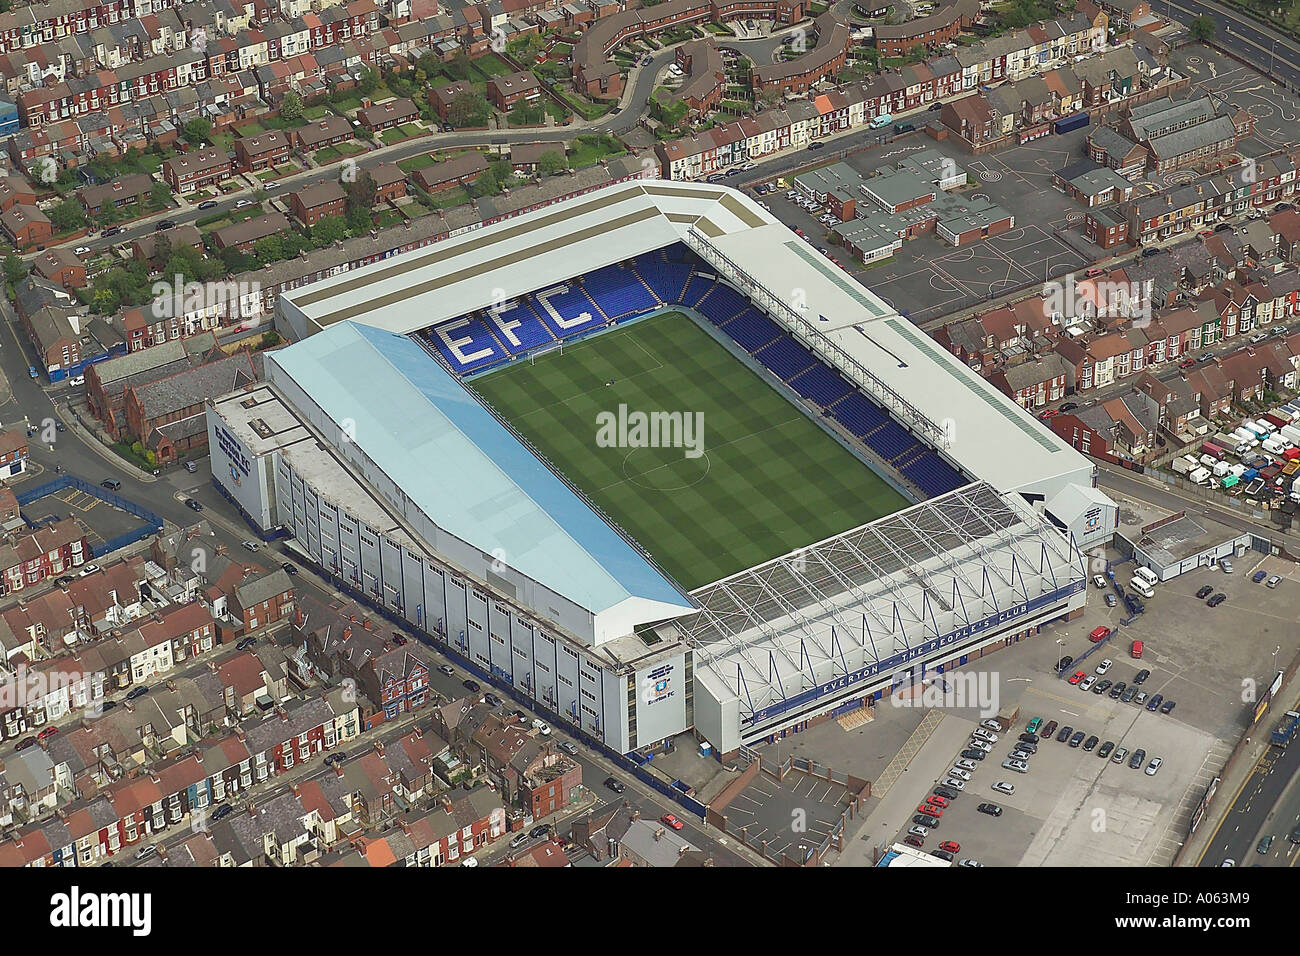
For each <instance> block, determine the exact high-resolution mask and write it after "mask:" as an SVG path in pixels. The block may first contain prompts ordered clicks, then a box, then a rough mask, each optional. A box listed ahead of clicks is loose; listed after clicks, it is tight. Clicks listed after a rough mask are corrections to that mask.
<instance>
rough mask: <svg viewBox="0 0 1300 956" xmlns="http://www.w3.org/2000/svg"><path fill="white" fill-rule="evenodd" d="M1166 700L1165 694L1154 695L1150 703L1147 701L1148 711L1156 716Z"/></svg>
mask: <svg viewBox="0 0 1300 956" xmlns="http://www.w3.org/2000/svg"><path fill="white" fill-rule="evenodd" d="M1164 699H1165V695H1164V694H1156V695H1154V696H1153V697H1152V698H1151V699H1150V700H1149V701H1147V710H1149V711H1151V712H1152V713H1153V714H1154V713H1155V712H1156V711H1157V710H1159V709H1160V705H1161V704H1162V703H1163V702H1164Z"/></svg>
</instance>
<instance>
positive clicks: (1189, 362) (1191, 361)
mask: <svg viewBox="0 0 1300 956" xmlns="http://www.w3.org/2000/svg"><path fill="white" fill-rule="evenodd" d="M1195 364H1196V359H1194V358H1185V359H1183V360H1182V361H1181V362H1179V363H1178V367H1179V368H1191V367H1192V366H1193V365H1195Z"/></svg>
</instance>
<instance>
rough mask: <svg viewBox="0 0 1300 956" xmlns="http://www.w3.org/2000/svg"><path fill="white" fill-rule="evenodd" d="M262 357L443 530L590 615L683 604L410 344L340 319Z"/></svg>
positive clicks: (660, 613)
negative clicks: (630, 606) (631, 604)
mask: <svg viewBox="0 0 1300 956" xmlns="http://www.w3.org/2000/svg"><path fill="white" fill-rule="evenodd" d="M269 359H270V361H272V362H274V363H275V364H276V365H278V366H279V367H280V368H281V369H282V370H283V371H284V372H285V373H287V374H288V375H289V376H290V377H291V378H292V379H293V380H294V381H295V382H296V383H297V384H298V386H299V387H300V388H302V389H303V390H304V391H305V392H306V393H307V394H308V395H310V396H311V398H312V400H313V401H315V402H316V403H317V404H318V405H319V406H320V408H321V409H322V410H323V411H324V412H325V413H326V414H327V415H328V416H330V418H331V419H333V421H334V422H335V423H336V424H339V425H340V426H341V427H342V426H343V424H344V423H346V422H349V420H350V423H349V427H348V429H347V430H348V432H349V440H350V441H351V442H353V443H354V444H355V445H356V446H357V447H358V448H359V449H360V450H361V451H363V452H364V453H365V454H366V455H367V456H368V457H369V458H370V460H371V461H372V462H374V464H375V465H376V466H377V467H378V468H379V469H380V470H381V471H382V472H383V473H384V474H385V475H386V476H387V477H388V479H390V480H391V481H392V482H393V483H394V484H395V485H396V487H397V488H399V489H401V492H402V493H404V494H405V496H406V497H407V498H408V499H409V500H410V502H411V503H412V504H413V505H414V506H415V507H417V508H418V509H420V511H421V512H423V513H424V514H425V515H426V516H427V517H428V518H429V520H430V521H432V522H433V523H434V524H435V525H436V526H437V527H438V528H439V529H441V530H442V531H445V532H446V533H448V534H451V535H454V536H455V537H456V538H459V539H460V540H461V541H464V542H466V543H468V544H470V545H472V546H474V547H476V548H478V549H480V550H482V551H484V552H488V553H491V554H497V555H500V556H501V560H502V561H503V563H505V564H507V565H509V566H510V567H511V568H513V569H515V570H516V571H518V572H520V573H521V574H524V575H526V576H527V577H529V578H532V579H533V580H534V581H537V582H539V583H541V584H543V585H544V586H546V587H548V588H550V589H552V590H553V591H556V592H557V593H559V594H563V595H565V596H566V597H568V598H569V599H570V600H572V601H574V602H575V603H578V604H580V605H581V606H582V607H585V608H587V609H588V610H590V611H591V612H593V613H595V614H599V613H601V612H602V611H606V610H609V609H611V608H614V607H616V606H619V605H621V604H623V602H626V601H629V600H639V601H640V602H643V603H644V602H649V605H648V606H647V607H646V608H644V609H643V610H644V611H645V612H646V613H645V614H644V616H643V619H645V620H651V619H662V618H665V617H671V616H674V615H676V614H680V613H682V612H683V611H687V610H690V609H691V608H692V607H693V605H692V604H691V601H690V599H689V598H687V597H686V596H685V595H684V594H683V593H682V592H681V591H679V590H678V588H677V587H676V586H675V585H674V584H673V583H672V582H671V581H670V580H669V579H668V578H667V577H665V576H664V575H663V574H662V573H661V572H659V571H658V570H657V569H656V568H655V567H654V565H653V564H651V563H650V561H649V560H647V558H646V557H645V556H644V555H643V554H642V553H641V552H640V551H638V550H637V549H636V548H635V547H634V546H633V545H632V544H630V543H629V542H628V541H627V540H626V539H625V538H623V537H622V536H621V535H620V534H619V533H618V532H617V531H616V530H615V529H614V528H613V527H611V526H610V525H609V524H608V523H606V522H605V521H604V520H603V519H602V518H601V516H600V515H599V514H597V513H596V512H595V511H593V510H592V509H591V507H590V506H589V505H588V503H587V502H586V501H585V499H583V498H582V497H581V496H580V495H579V494H578V493H577V492H576V491H574V490H573V489H572V488H571V487H570V486H569V485H567V484H566V483H565V482H564V481H563V480H562V479H560V478H559V477H558V476H557V475H556V474H555V473H554V472H553V471H551V470H550V469H549V468H548V467H547V466H546V465H545V464H543V463H542V462H541V461H540V460H539V459H538V458H537V457H536V456H535V455H534V454H533V453H532V452H531V451H530V450H529V449H528V448H526V447H525V446H524V445H523V444H522V443H521V442H520V441H519V440H518V439H517V438H516V437H515V436H514V435H513V434H512V433H511V432H510V431H509V430H508V429H507V428H506V427H505V426H504V425H503V424H502V423H501V422H500V421H499V420H498V419H497V418H496V417H494V416H493V415H492V413H491V412H489V411H488V410H487V409H486V408H484V407H483V405H482V404H481V403H480V402H478V401H477V400H476V399H475V398H474V397H473V396H472V395H471V394H470V393H469V391H468V390H467V389H466V388H465V387H464V386H463V385H462V384H461V383H460V382H458V381H457V380H456V379H455V378H454V377H453V376H452V375H451V374H450V373H449V372H448V371H447V370H446V369H444V368H443V367H442V365H440V364H439V363H438V362H437V361H436V360H435V359H434V358H433V357H432V356H431V355H429V354H428V353H427V352H425V351H424V350H423V349H422V348H421V347H420V346H419V344H418V343H417V342H416V341H415V340H414V339H411V338H409V337H407V336H404V335H397V334H394V333H391V332H384V331H382V330H379V329H375V328H370V327H367V326H363V325H359V324H357V323H354V322H340V323H338V324H336V325H334V326H332V327H331V328H329V329H328V330H326V331H324V332H322V333H320V334H318V335H314V336H312V337H311V338H309V339H307V340H305V341H303V342H299V343H297V344H295V345H292V346H290V347H288V348H286V349H282V350H280V351H278V352H275V353H274V354H273V355H272V356H270V357H269Z"/></svg>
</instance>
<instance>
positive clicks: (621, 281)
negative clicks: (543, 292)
mask: <svg viewBox="0 0 1300 956" xmlns="http://www.w3.org/2000/svg"><path fill="white" fill-rule="evenodd" d="M582 287H583V289H584V290H585V291H586V293H587V295H588V296H590V297H591V300H592V301H593V302H595V303H596V305H597V306H599V307H600V311H602V312H604V313H605V315H606V316H608V317H609V318H611V319H618V318H622V317H623V316H625V315H632V314H633V313H637V312H647V311H649V310H650V309H655V308H658V307H659V300H658V299H656V298H655V296H654V293H653V292H651V291H650V290H649V289H648V288H647V287H646V285H645V283H643V282H642V281H641V280H640V279H639V278H637V276H636V274H635V273H633V272H631V271H629V270H627V269H624V268H623V267H622V266H617V265H614V266H606V267H605V268H603V269H597V270H596V271H595V272H589V273H587V274H586V275H585V276H583V277H582Z"/></svg>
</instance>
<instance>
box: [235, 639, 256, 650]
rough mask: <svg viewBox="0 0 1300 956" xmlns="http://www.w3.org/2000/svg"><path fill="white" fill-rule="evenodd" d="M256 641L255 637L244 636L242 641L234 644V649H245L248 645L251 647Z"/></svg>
mask: <svg viewBox="0 0 1300 956" xmlns="http://www.w3.org/2000/svg"><path fill="white" fill-rule="evenodd" d="M256 643H257V638H255V637H246V638H244V639H243V640H242V641H240V642H239V643H238V644H236V645H235V650H237V651H246V650H248V649H249V648H250V647H252V646H253V645H254V644H256Z"/></svg>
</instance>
